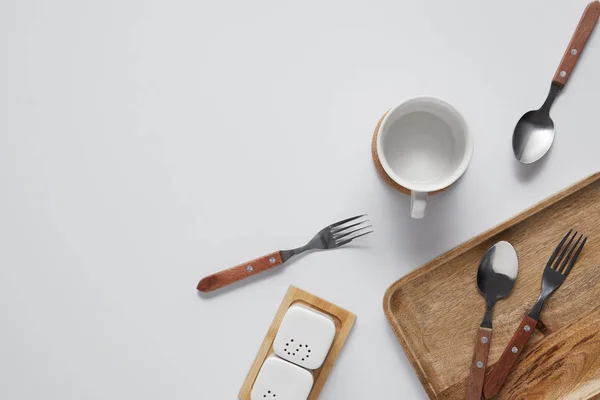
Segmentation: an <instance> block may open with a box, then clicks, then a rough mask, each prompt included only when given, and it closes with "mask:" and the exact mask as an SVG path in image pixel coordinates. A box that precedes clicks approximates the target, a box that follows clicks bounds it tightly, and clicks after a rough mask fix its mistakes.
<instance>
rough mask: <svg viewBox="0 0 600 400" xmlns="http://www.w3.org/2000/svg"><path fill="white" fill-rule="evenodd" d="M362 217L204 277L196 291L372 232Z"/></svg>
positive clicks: (223, 283)
mask: <svg viewBox="0 0 600 400" xmlns="http://www.w3.org/2000/svg"><path fill="white" fill-rule="evenodd" d="M371 228H372V227H371V225H370V223H369V220H368V219H367V216H366V214H363V215H358V216H356V217H352V218H347V219H344V220H342V221H339V222H336V223H334V224H331V225H329V226H326V227H325V228H323V229H321V230H320V231H319V232H317V234H316V235H315V236H314V237H313V238H312V239H311V240H310V241H309V242H308V243H306V244H305V245H304V246H300V247H297V248H295V249H291V250H281V251H275V252H273V253H270V254H267V255H265V256H262V257H259V258H256V259H254V260H252V261H248V262H245V263H243V264H240V265H237V266H235V267H232V268H229V269H226V270H223V271H220V272H217V273H215V274H212V275H209V276H206V277H204V278H202V279H201V280H200V282H198V287H197V288H198V290H199V291H201V292H211V291H213V290H216V289H219V288H222V287H223V286H227V285H229V284H232V283H234V282H237V281H240V280H242V279H245V278H247V277H249V276H253V275H256V274H258V273H260V272H263V271H266V270H268V269H271V268H274V267H277V266H279V265H281V264H283V263H284V262H286V261H287V260H289V259H290V258H292V257H293V256H295V255H298V254H300V253H304V252H305V251H308V250H328V249H334V248H337V247H340V246H343V245H345V244H347V243H350V242H351V241H353V240H354V239H358V238H359V237H361V236H365V235H368V234H369V233H372V232H373V230H372V229H371Z"/></svg>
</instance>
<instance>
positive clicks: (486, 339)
mask: <svg viewBox="0 0 600 400" xmlns="http://www.w3.org/2000/svg"><path fill="white" fill-rule="evenodd" d="M487 342H488V338H486V337H485V336H484V337H482V338H481V343H484V344H485V343H487Z"/></svg>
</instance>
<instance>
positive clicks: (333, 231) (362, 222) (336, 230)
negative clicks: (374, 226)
mask: <svg viewBox="0 0 600 400" xmlns="http://www.w3.org/2000/svg"><path fill="white" fill-rule="evenodd" d="M368 222H369V220H365V221H360V222H357V223H356V224H352V225H348V226H340V227H337V228H334V229H332V230H331V233H332V234H334V235H337V234H339V233H342V232H344V231H347V230H348V229H350V228H354V227H355V226H358V225H361V224H365V223H368Z"/></svg>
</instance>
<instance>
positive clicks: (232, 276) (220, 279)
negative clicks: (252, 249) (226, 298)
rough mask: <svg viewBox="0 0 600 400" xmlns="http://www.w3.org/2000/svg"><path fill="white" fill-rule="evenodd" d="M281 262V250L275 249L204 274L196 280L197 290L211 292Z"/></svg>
mask: <svg viewBox="0 0 600 400" xmlns="http://www.w3.org/2000/svg"><path fill="white" fill-rule="evenodd" d="M281 264H283V259H282V258H281V252H279V251H276V252H274V253H271V254H267V255H266V256H262V257H259V258H255V259H254V260H252V261H248V262H245V263H243V264H240V265H237V266H235V267H232V268H229V269H225V270H223V271H220V272H217V273H215V274H212V275H208V276H205V277H204V278H202V279H201V280H200V282H198V290H199V291H201V292H212V291H213V290H216V289H219V288H222V287H223V286H227V285H230V284H232V283H234V282H237V281H241V280H242V279H244V278H247V277H249V276H252V275H256V274H258V273H260V272H263V271H266V270H268V269H271V268H273V267H277V266H278V265H281Z"/></svg>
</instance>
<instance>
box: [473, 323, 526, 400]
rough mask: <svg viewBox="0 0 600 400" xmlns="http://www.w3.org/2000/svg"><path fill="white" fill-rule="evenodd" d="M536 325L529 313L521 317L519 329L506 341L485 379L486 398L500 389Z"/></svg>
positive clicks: (484, 391) (484, 392)
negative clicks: (502, 350)
mask: <svg viewBox="0 0 600 400" xmlns="http://www.w3.org/2000/svg"><path fill="white" fill-rule="evenodd" d="M536 325H537V321H536V320H535V319H533V318H531V317H530V316H529V315H526V316H525V318H523V321H521V325H519V329H517V331H516V332H515V334H514V335H513V337H512V339H510V342H508V345H507V346H506V348H505V349H504V352H503V353H502V355H501V356H500V359H499V360H498V362H497V363H496V365H494V367H493V368H492V372H490V375H489V376H488V378H487V379H486V381H485V384H484V386H483V395H484V397H485V398H486V399H489V398H490V397H493V396H495V395H496V394H497V393H498V392H499V391H500V388H501V387H502V385H503V384H504V381H505V380H506V377H507V376H508V374H509V373H510V371H511V369H512V367H513V365H515V363H516V362H517V358H519V355H520V354H521V352H522V351H523V348H524V347H525V344H526V343H527V342H528V341H529V338H530V337H531V335H532V334H533V331H534V330H535V326H536Z"/></svg>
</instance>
